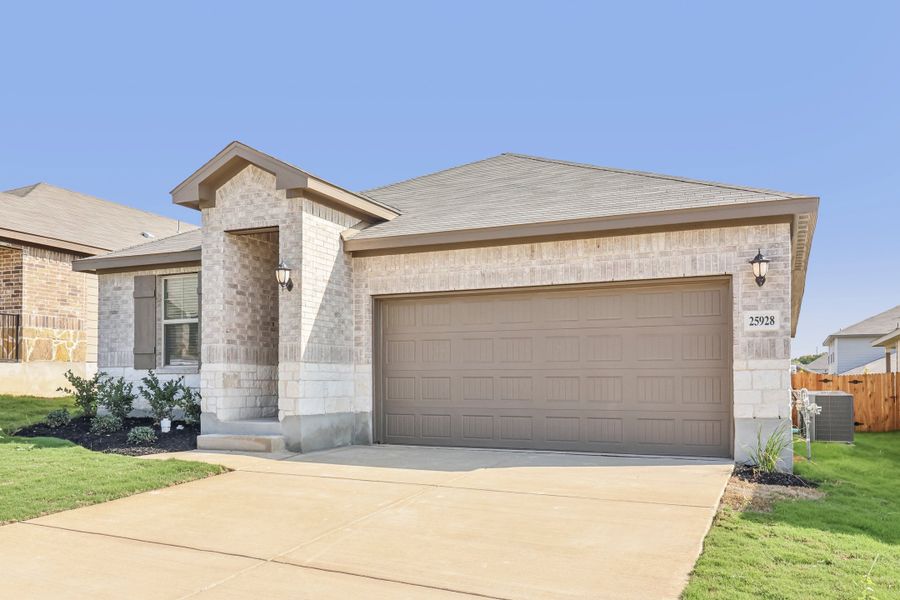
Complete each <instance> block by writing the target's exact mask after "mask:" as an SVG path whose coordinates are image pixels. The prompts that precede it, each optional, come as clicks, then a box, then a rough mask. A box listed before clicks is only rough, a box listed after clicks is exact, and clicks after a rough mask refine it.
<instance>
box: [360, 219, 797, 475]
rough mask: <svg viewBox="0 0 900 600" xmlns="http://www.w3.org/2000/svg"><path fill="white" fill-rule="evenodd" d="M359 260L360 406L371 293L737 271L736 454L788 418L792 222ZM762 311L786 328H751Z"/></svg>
mask: <svg viewBox="0 0 900 600" xmlns="http://www.w3.org/2000/svg"><path fill="white" fill-rule="evenodd" d="M758 248H763V249H764V250H765V252H766V254H767V255H768V256H769V257H770V258H771V259H772V262H771V264H770V267H769V277H768V280H767V282H766V284H765V286H764V287H758V286H757V285H756V283H755V282H754V279H753V276H752V273H751V270H750V267H749V265H748V264H747V261H748V260H749V259H750V258H751V257H752V256H753V255H754V254H756V251H757V249H758ZM352 265H353V298H354V315H355V322H354V330H355V334H354V361H355V368H354V378H355V397H354V401H353V406H354V409H355V410H366V411H371V410H372V388H371V381H372V343H373V340H372V310H373V299H372V297H373V296H377V295H381V294H400V293H416V292H435V291H456V290H473V289H496V288H511V287H523V286H541V285H559V284H575V283H591V282H612V281H630V280H646V279H660V278H677V277H698V276H715V275H719V276H720V275H723V274H730V275H732V287H733V294H734V297H733V303H734V306H733V315H734V327H733V331H734V350H733V359H734V418H735V458H736V460H739V461H740V460H744V459H745V458H746V456H747V451H748V449H749V448H750V447H751V446H753V445H755V442H756V431H757V427H762V428H763V430H764V432H769V431H772V430H773V429H774V428H775V427H777V426H778V425H779V424H780V423H782V422H783V421H782V420H784V419H789V418H790V400H789V394H788V389H789V387H790V373H789V368H790V323H791V313H790V310H791V308H790V307H791V302H790V295H791V289H790V287H791V238H790V226H789V225H788V224H771V225H748V226H733V227H721V228H710V229H697V230H689V231H672V232H659V233H643V234H634V235H618V236H604V237H596V238H589V239H579V240H566V241H548V242H536V243H525V244H516V245H505V246H491V247H483V248H465V249H455V250H438V251H428V252H417V253H408V254H385V255H380V256H363V257H354V258H353V261H352ZM761 309H777V310H779V311H780V312H781V329H780V330H779V331H777V332H752V333H745V332H744V330H743V320H744V314H745V312H746V311H750V310H761ZM786 458H787V460H790V457H786Z"/></svg>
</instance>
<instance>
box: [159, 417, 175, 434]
mask: <svg viewBox="0 0 900 600" xmlns="http://www.w3.org/2000/svg"><path fill="white" fill-rule="evenodd" d="M171 429H172V421H171V420H169V419H161V420H160V421H159V430H160V431H162V432H163V433H169V431H170V430H171Z"/></svg>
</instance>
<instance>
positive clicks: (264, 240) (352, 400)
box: [100, 165, 792, 460]
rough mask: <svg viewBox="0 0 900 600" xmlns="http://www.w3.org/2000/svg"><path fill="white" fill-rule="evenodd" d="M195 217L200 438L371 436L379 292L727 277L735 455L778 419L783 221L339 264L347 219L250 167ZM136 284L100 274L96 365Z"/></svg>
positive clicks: (117, 331) (123, 326)
mask: <svg viewBox="0 0 900 600" xmlns="http://www.w3.org/2000/svg"><path fill="white" fill-rule="evenodd" d="M202 213H203V242H202V244H203V245H202V248H203V251H202V254H203V269H202V290H203V294H202V300H203V305H202V318H201V330H202V332H201V339H202V358H201V374H200V386H201V391H202V394H203V404H202V408H203V413H204V415H203V419H204V420H203V428H204V433H216V432H217V431H226V430H227V429H228V428H227V427H226V425H227V424H228V423H229V422H233V421H237V420H243V419H254V418H260V417H270V416H275V415H276V414H277V417H278V420H279V422H280V426H281V429H282V431H283V433H284V435H285V437H286V439H287V442H288V446H289V447H290V448H291V449H294V450H303V451H306V450H313V449H318V448H323V447H330V446H335V445H341V444H348V443H365V442H369V441H371V439H372V438H371V435H372V411H373V385H372V346H373V323H372V314H373V306H374V298H375V297H377V296H381V295H387V294H406V293H425V292H455V291H464V290H480V289H504V288H517V287H531V286H553V285H567V284H585V283H604V282H622V281H638V280H642V281H643V280H654V279H659V280H663V279H677V278H685V277H710V276H715V277H722V276H727V277H730V280H731V290H732V294H733V297H732V303H733V306H732V309H733V342H734V347H733V371H734V381H733V383H734V385H733V390H734V393H733V399H734V431H735V446H734V452H735V457H736V458H737V459H738V460H741V459H743V458H745V457H746V454H747V451H748V449H749V448H750V446H751V445H752V444H753V443H755V439H756V432H757V429H758V428H762V429H763V430H764V432H768V431H772V430H773V429H774V428H775V427H777V426H778V425H779V424H782V423H784V422H785V420H786V419H788V418H789V416H790V408H789V394H788V391H787V390H788V388H789V385H790V382H789V372H788V370H789V356H790V328H791V274H792V271H791V230H790V225H789V224H786V223H782V224H754V225H729V226H723V227H710V228H706V229H690V230H684V231H668V232H655V233H636V234H630V235H604V236H598V237H592V238H586V239H572V240H556V241H543V242H533V243H519V244H507V245H493V246H486V247H472V248H458V249H442V250H429V251H421V252H409V253H385V254H381V255H377V254H376V255H371V256H356V257H351V256H350V255H348V254H347V253H346V252H344V251H343V246H342V241H341V232H343V231H345V230H347V229H350V228H352V227H354V226H357V225H358V224H359V223H358V219H357V218H356V217H355V216H353V215H350V214H348V213H344V212H342V211H340V210H337V209H335V208H334V207H332V206H331V205H326V204H324V203H322V202H320V201H319V200H317V199H316V198H315V197H309V196H308V197H301V196H296V197H289V196H288V194H287V193H286V192H285V191H284V190H277V189H276V184H275V178H274V176H273V175H271V174H270V173H268V172H266V171H263V170H261V169H258V168H257V167H255V166H252V165H249V166H247V167H245V168H244V169H243V170H242V171H240V172H239V173H237V174H236V175H235V176H234V177H232V179H230V180H229V181H228V182H226V183H225V184H224V185H222V186H221V187H220V188H219V189H218V190H217V192H216V202H215V206H211V207H204V208H203V209H202ZM260 231H263V232H264V233H260ZM275 232H277V233H275ZM758 248H764V249H765V251H766V253H767V255H768V256H769V257H770V259H771V261H772V262H771V265H770V271H769V278H768V281H767V283H766V285H765V286H764V287H758V286H757V285H756V284H755V282H754V280H753V276H752V273H751V269H750V267H749V265H748V264H747V261H748V260H749V258H750V257H752V256H753V255H754V254H755V253H756V250H757V249H758ZM279 259H281V260H284V261H285V262H286V263H287V264H288V266H289V267H290V268H291V269H292V284H293V289H292V290H290V291H286V290H285V291H282V290H280V289H279V288H278V286H277V283H276V282H275V276H274V268H275V264H276V263H277V261H278V260H279ZM157 273H161V272H157ZM136 274H138V273H137V272H133V273H128V274H114V275H103V276H101V288H102V294H103V301H102V302H101V315H102V317H101V320H102V322H103V329H102V330H101V343H102V347H101V354H100V356H101V367H102V368H103V369H104V370H109V367H110V366H111V365H120V366H119V367H117V368H126V367H125V365H124V361H126V360H129V361H130V360H131V354H130V353H131V348H130V341H129V340H130V339H131V337H130V336H131V335H132V332H131V327H132V323H131V321H130V316H129V314H128V309H127V307H124V306H119V308H116V305H117V303H124V304H129V303H130V302H131V298H130V287H129V283H128V281H129V278H133V276H134V275H136ZM761 309H766V310H772V309H775V310H777V311H778V312H779V313H780V315H781V321H780V327H779V329H778V330H777V331H769V332H751V333H748V332H745V331H744V327H743V322H744V319H745V317H746V314H747V312H748V311H753V310H761ZM113 346H114V347H113ZM276 347H277V360H275V355H274V350H275V348H276Z"/></svg>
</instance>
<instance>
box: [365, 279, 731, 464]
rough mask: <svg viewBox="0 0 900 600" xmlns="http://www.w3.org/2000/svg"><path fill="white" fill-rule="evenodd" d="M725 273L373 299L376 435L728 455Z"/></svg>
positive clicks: (396, 439) (403, 440)
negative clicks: (656, 281)
mask: <svg viewBox="0 0 900 600" xmlns="http://www.w3.org/2000/svg"><path fill="white" fill-rule="evenodd" d="M729 298H730V296H729V288H728V284H727V282H726V281H722V280H709V281H703V282H690V283H670V284H654V285H632V286H606V287H595V288H590V289H584V288H581V289H572V288H546V289H540V290H537V291H535V290H530V291H522V292H500V293H485V294H477V295H475V294H468V295H458V296H430V297H418V298H400V299H384V300H381V301H380V302H379V309H378V310H379V323H380V325H379V329H380V335H379V338H380V341H379V356H378V358H377V360H378V361H380V362H379V364H380V369H378V373H377V378H378V381H379V382H380V389H378V390H377V391H376V411H377V418H378V437H379V440H380V441H382V442H385V443H392V444H422V445H434V446H476V447H489V448H532V449H549V450H578V451H594V452H624V453H637V454H670V455H693V456H730V455H731V420H732V419H731V415H732V412H731V303H730V299H729Z"/></svg>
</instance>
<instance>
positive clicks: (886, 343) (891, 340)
mask: <svg viewBox="0 0 900 600" xmlns="http://www.w3.org/2000/svg"><path fill="white" fill-rule="evenodd" d="M897 343H900V327H898V328H897V329H895V330H893V331H892V332H890V333H888V334H885V335H883V336H881V337H880V338H878V339H877V340H875V341H874V342H872V346H882V347H885V348H888V347H892V346H895V345H896V344H897Z"/></svg>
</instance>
